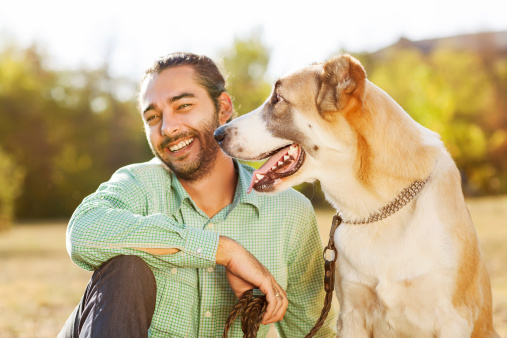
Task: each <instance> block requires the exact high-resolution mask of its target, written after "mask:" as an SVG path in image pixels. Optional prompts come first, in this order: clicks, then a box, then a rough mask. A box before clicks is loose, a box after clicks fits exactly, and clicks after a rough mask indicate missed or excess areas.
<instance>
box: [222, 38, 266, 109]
mask: <svg viewBox="0 0 507 338" xmlns="http://www.w3.org/2000/svg"><path fill="white" fill-rule="evenodd" d="M223 54H224V59H223V61H224V68H225V71H226V74H228V76H227V78H228V86H227V87H228V88H227V89H228V92H229V94H230V95H231V97H232V98H233V100H234V103H235V106H236V111H237V113H238V115H243V114H246V113H248V112H250V111H252V110H254V109H255V108H257V107H258V106H260V105H261V104H262V103H263V102H264V101H265V100H266V98H267V97H268V95H269V93H270V91H271V87H272V84H271V83H270V82H268V81H267V78H266V70H267V67H268V63H269V54H270V51H269V48H267V47H266V46H265V45H264V43H263V42H262V39H261V31H260V30H256V31H254V32H253V33H252V34H251V35H249V36H247V37H245V38H236V39H235V40H234V43H233V46H232V47H230V48H228V49H226V50H225V51H224V52H223Z"/></svg>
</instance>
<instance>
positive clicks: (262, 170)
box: [247, 146, 290, 193]
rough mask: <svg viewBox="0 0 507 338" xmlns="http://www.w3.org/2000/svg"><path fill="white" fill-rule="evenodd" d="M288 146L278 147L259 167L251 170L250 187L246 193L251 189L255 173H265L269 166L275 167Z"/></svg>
mask: <svg viewBox="0 0 507 338" xmlns="http://www.w3.org/2000/svg"><path fill="white" fill-rule="evenodd" d="M289 148H290V146H288V147H285V148H282V149H280V150H279V151H278V152H277V153H276V154H274V155H273V156H271V157H270V158H269V160H267V161H266V162H265V163H264V164H263V165H262V166H261V167H260V168H259V169H257V170H255V171H254V172H253V175H252V182H250V188H248V191H247V193H249V192H250V191H252V188H253V186H254V184H255V180H256V179H257V177H256V175H257V174H260V175H265V174H266V172H268V170H269V169H270V168H272V167H275V166H276V165H277V163H278V161H279V160H280V159H281V158H282V157H283V155H285V154H286V153H287V151H288V149H289Z"/></svg>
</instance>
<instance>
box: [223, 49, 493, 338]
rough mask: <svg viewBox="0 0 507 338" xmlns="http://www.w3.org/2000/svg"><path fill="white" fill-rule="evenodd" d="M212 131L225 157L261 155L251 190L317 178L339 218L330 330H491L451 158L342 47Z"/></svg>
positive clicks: (482, 270)
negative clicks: (334, 316) (335, 310)
mask: <svg viewBox="0 0 507 338" xmlns="http://www.w3.org/2000/svg"><path fill="white" fill-rule="evenodd" d="M215 138H216V140H217V142H218V143H219V145H220V146H221V148H222V150H223V151H224V152H225V153H227V154H228V155H230V156H232V157H235V158H238V159H243V160H262V159H265V158H269V159H268V160H267V161H266V162H265V163H264V164H263V165H262V167H260V168H259V169H257V170H255V171H254V175H253V177H252V183H251V186H250V189H254V190H256V191H258V192H261V193H275V192H278V191H282V190H284V189H287V188H289V187H291V186H294V185H297V184H300V183H302V182H313V181H315V180H319V181H320V184H321V186H322V190H323V191H324V193H325V196H326V199H327V200H328V201H329V202H330V203H331V204H332V205H333V206H334V207H335V208H336V210H337V211H338V212H339V214H340V216H341V218H342V219H343V223H342V224H341V225H340V226H339V227H338V228H337V230H336V232H335V234H334V239H335V243H336V247H337V252H338V258H337V264H336V266H337V268H336V282H335V284H336V286H335V287H336V294H337V297H338V301H339V304H340V313H339V316H338V321H337V332H338V337H446V338H447V337H481V338H484V337H498V335H497V333H496V332H495V330H494V328H493V323H492V295H491V285H490V281H489V276H488V272H487V270H486V266H485V263H484V259H483V257H482V254H481V251H480V248H479V243H478V238H477V234H476V231H475V228H474V225H473V223H472V220H471V217H470V214H469V212H468V209H467V206H466V204H465V200H464V197H463V192H462V188H461V179H460V174H459V171H458V169H457V168H456V165H455V163H454V161H453V160H452V158H451V156H450V155H449V153H448V152H447V150H446V148H445V147H444V145H443V142H442V141H441V139H440V136H439V135H438V134H437V133H435V132H433V131H430V130H429V129H426V128H425V127H423V126H421V125H420V124H418V123H417V122H415V121H414V120H413V119H412V118H411V117H410V116H409V115H408V114H407V113H406V112H405V111H404V110H403V109H402V107H400V105H398V104H397V103H396V102H395V101H394V100H393V99H392V98H391V97H390V96H389V95H388V94H387V93H385V92H384V91H383V90H382V89H380V88H379V87H377V86H376V85H374V84H373V83H371V82H370V81H369V80H368V79H367V77H366V72H365V70H364V68H363V66H362V65H361V64H360V62H359V61H358V60H356V59H355V58H353V57H352V56H350V55H341V56H338V57H335V58H332V59H329V60H328V61H326V62H324V63H320V64H313V65H310V66H307V67H305V68H302V69H300V70H298V71H295V72H293V73H291V74H289V75H287V76H285V77H283V78H281V79H279V80H278V81H276V83H275V85H274V89H273V92H272V94H271V95H270V97H269V98H268V99H267V100H266V102H265V103H264V104H262V105H261V106H260V107H259V108H257V109H256V110H254V111H252V112H250V113H248V114H246V115H243V116H241V117H239V118H237V119H234V120H232V121H231V122H230V123H228V124H226V125H223V126H222V127H220V128H218V129H217V130H216V131H215Z"/></svg>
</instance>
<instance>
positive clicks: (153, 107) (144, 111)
mask: <svg viewBox="0 0 507 338" xmlns="http://www.w3.org/2000/svg"><path fill="white" fill-rule="evenodd" d="M152 109H155V105H154V104H153V103H152V104H150V105H148V107H146V108H145V109H144V110H143V115H144V114H145V113H146V112H147V111H149V110H152Z"/></svg>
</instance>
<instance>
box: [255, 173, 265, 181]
mask: <svg viewBox="0 0 507 338" xmlns="http://www.w3.org/2000/svg"><path fill="white" fill-rule="evenodd" d="M255 177H257V180H262V179H263V178H264V175H261V174H255Z"/></svg>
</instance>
